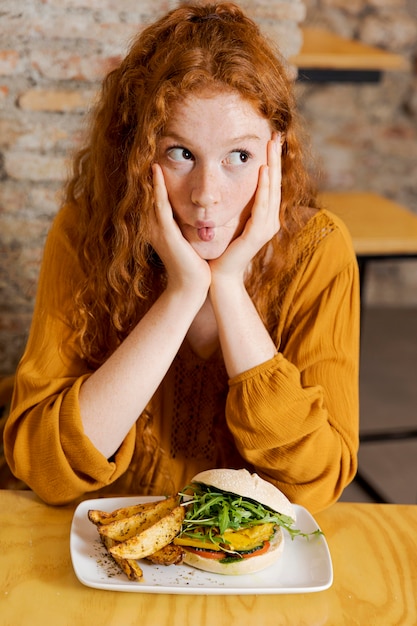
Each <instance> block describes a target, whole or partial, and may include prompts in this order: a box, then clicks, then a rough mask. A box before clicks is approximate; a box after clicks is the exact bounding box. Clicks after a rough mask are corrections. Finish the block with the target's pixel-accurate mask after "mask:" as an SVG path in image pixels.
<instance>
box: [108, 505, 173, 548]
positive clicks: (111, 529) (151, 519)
mask: <svg viewBox="0 0 417 626" xmlns="http://www.w3.org/2000/svg"><path fill="white" fill-rule="evenodd" d="M177 503H178V500H177V498H176V497H175V496H172V497H170V498H167V499H166V500H160V501H158V502H153V503H152V505H153V506H151V507H148V508H146V509H144V510H143V511H140V512H139V513H135V514H133V515H131V516H130V517H126V518H124V519H118V520H115V521H113V522H109V523H106V524H104V525H102V526H99V527H98V530H99V533H100V534H101V535H103V536H106V537H110V538H111V539H114V540H115V541H126V539H130V537H133V536H135V535H137V534H138V533H140V532H142V531H143V530H146V528H148V527H149V526H151V525H152V524H154V523H155V522H157V521H158V520H160V519H161V518H162V517H164V516H165V515H166V514H167V513H170V512H171V511H172V510H173V509H174V507H175V506H177Z"/></svg>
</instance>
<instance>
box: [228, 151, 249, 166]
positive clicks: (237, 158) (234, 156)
mask: <svg viewBox="0 0 417 626" xmlns="http://www.w3.org/2000/svg"><path fill="white" fill-rule="evenodd" d="M249 159H250V154H249V152H247V151H246V150H234V151H233V152H231V153H230V155H229V157H228V163H230V165H240V164H242V163H247V162H248V161H249Z"/></svg>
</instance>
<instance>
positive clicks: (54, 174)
mask: <svg viewBox="0 0 417 626" xmlns="http://www.w3.org/2000/svg"><path fill="white" fill-rule="evenodd" d="M4 156H5V170H6V173H7V175H8V176H10V178H14V179H16V180H31V181H40V180H64V179H65V178H66V175H67V168H68V163H67V159H66V158H65V157H62V156H56V155H53V156H46V155H43V154H36V153H28V152H5V155H4Z"/></svg>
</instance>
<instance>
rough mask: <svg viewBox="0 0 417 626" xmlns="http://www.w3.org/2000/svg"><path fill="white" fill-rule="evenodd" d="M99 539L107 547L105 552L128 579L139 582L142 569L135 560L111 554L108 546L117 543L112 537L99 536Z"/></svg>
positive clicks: (110, 546)
mask: <svg viewBox="0 0 417 626" xmlns="http://www.w3.org/2000/svg"><path fill="white" fill-rule="evenodd" d="M101 539H102V541H103V544H104V546H105V547H106V549H107V552H108V553H109V554H110V556H111V557H112V558H113V560H114V561H115V563H117V565H118V566H119V567H120V569H121V570H122V572H123V573H124V574H126V576H127V577H128V579H129V580H135V581H139V582H140V581H141V580H143V571H142V569H141V567H140V566H139V563H138V562H137V561H135V560H134V559H122V558H119V557H117V556H113V555H112V554H111V552H110V548H112V547H113V546H115V545H117V541H114V539H110V538H109V537H101Z"/></svg>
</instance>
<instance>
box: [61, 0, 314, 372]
mask: <svg viewBox="0 0 417 626" xmlns="http://www.w3.org/2000/svg"><path fill="white" fill-rule="evenodd" d="M207 87H210V88H213V89H214V90H220V91H222V90H223V91H224V90H233V91H234V92H238V93H239V94H240V95H241V97H242V98H244V99H245V100H247V101H249V102H250V103H251V104H252V105H253V106H254V108H255V109H256V110H257V111H258V112H259V113H260V114H261V115H262V116H264V117H265V118H266V119H268V120H269V121H270V124H271V127H272V128H273V129H275V130H277V131H279V132H280V133H282V135H283V136H284V137H285V142H284V145H283V153H282V174H283V176H282V203H281V208H280V209H279V207H277V210H280V219H281V230H280V232H279V234H278V235H277V236H276V237H274V239H273V240H272V241H271V242H270V244H268V245H267V246H265V247H264V249H262V250H261V251H260V252H259V253H258V254H257V256H256V257H255V259H254V260H253V263H252V269H251V273H250V276H248V279H247V288H248V291H249V293H250V294H251V296H252V298H253V300H254V302H255V304H256V306H257V308H258V311H259V313H260V315H261V316H262V318H263V319H264V321H265V323H266V324H267V326H268V327H269V326H270V325H271V324H272V323H273V320H271V319H270V318H269V310H270V303H271V301H272V300H273V299H274V298H275V299H276V297H277V289H278V287H277V284H278V281H277V276H278V274H279V273H281V272H282V271H283V270H284V269H285V264H286V263H287V264H288V263H289V262H290V261H289V259H290V250H291V248H290V245H289V243H290V241H291V237H292V236H293V234H294V233H295V232H296V231H297V229H298V228H299V219H298V215H299V212H300V208H301V207H303V206H315V199H314V197H315V196H314V193H313V188H312V184H311V181H310V178H309V176H308V173H307V171H306V168H305V166H304V158H303V151H302V142H301V139H300V134H299V132H300V131H299V126H298V123H297V118H296V106H295V102H294V97H293V93H292V85H291V82H290V80H289V78H288V77H287V73H286V69H285V63H284V62H283V61H282V60H281V59H280V56H279V53H278V52H277V51H276V50H274V49H273V47H272V45H271V44H270V43H269V42H268V41H267V40H266V38H265V37H264V36H263V35H262V34H261V33H260V30H259V28H258V26H257V25H256V24H255V23H254V22H253V21H252V20H251V19H250V18H248V17H247V16H246V15H245V14H244V13H243V12H242V11H241V9H240V8H239V7H237V6H236V5H234V4H231V3H221V4H213V5H212V4H205V5H187V6H182V7H180V8H178V9H175V10H173V11H171V12H170V13H168V14H167V15H166V16H164V17H162V18H161V19H159V20H158V21H156V22H155V23H154V24H152V25H150V26H148V27H147V28H146V29H144V30H143V31H142V32H141V33H140V34H139V35H138V36H137V37H136V39H135V40H134V41H133V44H132V46H131V48H130V51H129V53H128V54H127V56H126V58H125V59H124V60H123V61H122V62H121V64H120V66H119V67H117V68H116V69H114V70H113V71H111V72H110V73H109V74H108V76H107V77H106V78H105V80H104V82H103V86H102V91H101V97H100V99H99V102H98V104H97V107H96V109H95V111H94V112H93V116H92V122H91V129H90V134H89V141H88V144H87V145H86V147H84V148H83V149H81V150H80V151H79V152H78V154H77V155H76V157H75V159H74V172H73V175H72V178H71V179H70V180H69V182H68V184H67V188H66V201H67V203H70V204H71V205H73V206H74V209H75V210H77V211H78V215H79V238H80V239H79V242H78V245H79V256H80V263H81V266H82V268H83V270H84V275H85V281H84V284H83V285H81V286H79V289H78V292H77V293H76V297H75V303H76V311H75V312H74V324H75V326H76V330H77V332H78V336H79V341H80V346H81V353H82V356H83V357H84V358H86V359H87V361H88V362H89V363H90V364H91V365H93V366H94V365H97V364H100V363H102V362H103V361H104V360H105V359H106V358H107V357H108V356H109V354H110V353H111V352H112V351H114V349H115V348H116V347H117V345H118V344H119V343H120V342H121V341H122V340H123V339H124V338H125V337H126V336H127V335H128V333H129V332H130V330H131V329H132V327H133V326H134V325H135V324H136V323H137V322H138V320H139V319H140V317H141V316H142V315H143V313H144V312H145V311H146V310H147V309H148V308H149V307H150V306H151V304H152V302H153V301H154V300H155V299H156V298H157V296H158V294H159V293H160V292H161V290H162V289H163V288H164V270H163V267H161V265H160V264H158V263H155V262H154V254H153V251H152V249H151V247H150V245H149V243H148V236H147V232H148V219H147V218H148V216H149V212H150V209H151V208H152V206H153V187H152V176H151V165H152V163H153V161H154V160H155V155H156V149H157V141H158V137H159V135H160V134H161V132H162V130H163V128H164V125H165V124H166V122H167V119H168V117H169V114H170V107H171V106H172V103H173V102H175V101H177V100H178V99H179V98H183V97H186V96H187V95H188V94H190V93H194V94H195V93H198V92H199V90H202V89H203V88H204V89H206V88H207ZM271 246H272V254H271ZM91 268H94V271H91Z"/></svg>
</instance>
